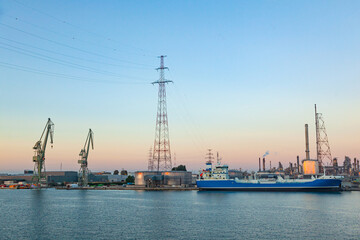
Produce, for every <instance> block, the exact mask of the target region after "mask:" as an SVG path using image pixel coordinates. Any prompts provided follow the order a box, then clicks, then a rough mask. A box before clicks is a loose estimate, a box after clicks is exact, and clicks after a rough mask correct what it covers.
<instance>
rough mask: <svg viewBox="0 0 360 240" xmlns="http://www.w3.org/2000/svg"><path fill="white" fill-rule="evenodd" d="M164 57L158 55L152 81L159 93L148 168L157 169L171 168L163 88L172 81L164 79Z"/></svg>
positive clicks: (164, 91)
mask: <svg viewBox="0 0 360 240" xmlns="http://www.w3.org/2000/svg"><path fill="white" fill-rule="evenodd" d="M165 57H166V56H163V55H162V56H160V67H159V68H157V70H158V71H160V78H159V80H158V81H156V82H153V83H152V84H158V85H159V93H158V106H157V116H156V128H155V141H154V148H153V161H152V162H150V161H149V166H148V169H153V170H157V171H161V170H171V168H172V164H171V152H170V138H169V126H168V116H167V107H166V90H165V84H166V83H170V82H172V81H170V80H166V79H165V74H164V70H165V69H168V68H167V67H165V66H164V58H165Z"/></svg>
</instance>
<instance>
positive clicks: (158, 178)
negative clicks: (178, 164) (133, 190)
mask: <svg viewBox="0 0 360 240" xmlns="http://www.w3.org/2000/svg"><path fill="white" fill-rule="evenodd" d="M135 185H137V186H145V187H161V186H184V187H187V186H191V185H193V182H192V173H191V172H187V171H159V172H158V171H138V172H135Z"/></svg>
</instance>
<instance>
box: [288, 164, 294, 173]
mask: <svg viewBox="0 0 360 240" xmlns="http://www.w3.org/2000/svg"><path fill="white" fill-rule="evenodd" d="M289 165H290V174H292V173H293V165H292V163H289Z"/></svg>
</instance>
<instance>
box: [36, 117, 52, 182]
mask: <svg viewBox="0 0 360 240" xmlns="http://www.w3.org/2000/svg"><path fill="white" fill-rule="evenodd" d="M49 135H50V143H51V144H53V135H54V123H53V122H52V121H51V119H50V118H49V119H48V121H47V123H46V125H45V128H44V130H43V132H42V134H41V137H40V140H38V141H37V142H36V143H35V146H34V147H33V149H34V151H35V154H34V157H33V162H34V163H35V166H34V175H33V178H32V182H33V184H34V185H35V186H37V187H41V184H46V180H47V179H46V172H45V151H46V146H47V142H48V138H49ZM43 137H44V141H42V138H43ZM51 147H52V145H51Z"/></svg>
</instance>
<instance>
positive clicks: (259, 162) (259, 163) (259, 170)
mask: <svg viewBox="0 0 360 240" xmlns="http://www.w3.org/2000/svg"><path fill="white" fill-rule="evenodd" d="M259 172H261V158H259Z"/></svg>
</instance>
